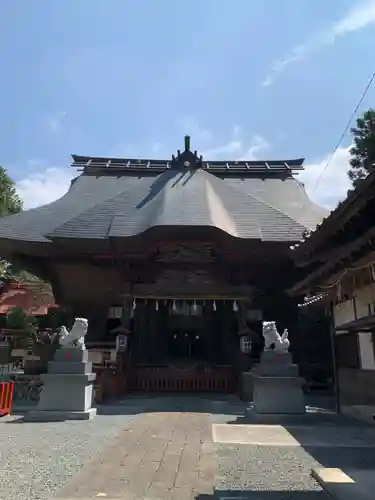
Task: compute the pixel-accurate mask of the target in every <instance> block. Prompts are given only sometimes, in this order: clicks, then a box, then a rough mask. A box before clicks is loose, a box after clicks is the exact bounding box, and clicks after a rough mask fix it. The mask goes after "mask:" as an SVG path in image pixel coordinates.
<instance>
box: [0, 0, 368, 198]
mask: <svg viewBox="0 0 375 500" xmlns="http://www.w3.org/2000/svg"><path fill="white" fill-rule="evenodd" d="M374 50H375V0H330V1H327V0H303V1H301V0H283V1H280V0H263V1H262V0H260V1H257V2H253V1H250V0H230V1H229V0H190V1H189V2H185V1H182V0H178V1H177V0H175V1H171V0H157V1H155V0H137V1H134V0H133V1H131V0H106V1H105V0H53V1H51V0H38V1H37V0H29V1H27V2H25V1H24V0H2V2H1V4H0V62H1V67H2V69H3V71H2V75H3V77H2V79H1V80H2V81H1V87H2V92H1V122H0V124H1V125H0V126H1V130H0V164H2V165H3V166H5V167H6V168H7V169H8V170H9V173H10V174H11V176H12V177H13V178H14V179H15V180H16V181H17V183H18V188H19V191H20V194H21V195H22V196H23V198H24V199H25V203H26V206H27V207H29V206H35V205H38V204H40V203H46V202H49V201H51V200H52V199H55V198H56V197H59V196H61V195H62V194H63V193H64V192H65V191H66V189H67V187H68V185H69V181H70V178H71V176H72V175H73V173H74V172H72V169H69V168H68V166H69V162H70V156H69V155H70V154H71V153H78V154H85V155H103V156H140V157H150V156H151V157H152V156H153V157H165V158H169V157H170V156H171V154H172V153H174V152H175V150H176V149H177V148H179V147H181V146H182V145H183V136H184V134H185V133H190V134H191V136H192V147H193V148H198V149H199V150H200V152H202V153H203V154H204V156H205V157H206V158H207V159H216V158H218V159H234V158H243V157H247V158H249V159H251V158H257V159H272V158H283V159H284V158H289V157H300V156H304V157H306V164H307V172H306V173H305V174H304V177H303V180H304V181H305V182H306V185H307V188H308V189H310V190H311V186H312V185H313V184H314V179H315V178H316V176H317V175H318V174H319V172H321V170H322V168H323V166H324V164H325V161H326V158H327V157H328V155H329V154H330V153H331V152H332V150H333V148H334V146H335V144H336V142H337V140H338V138H339V136H340V133H341V132H342V130H343V128H344V126H345V123H346V121H347V119H348V117H349V115H350V113H351V111H352V110H353V108H354V106H355V105H356V103H357V101H358V99H359V97H360V94H361V93H362V91H363V89H364V87H365V85H366V83H367V81H368V79H369V77H370V75H371V73H372V72H373V71H374V70H375V67H374V57H373V53H374ZM371 106H375V86H374V87H373V88H372V89H371V90H370V92H369V93H368V95H367V97H366V100H365V102H364V103H363V106H362V108H361V110H364V109H366V108H368V107H371ZM349 145H350V135H348V136H347V137H346V139H345V141H344V142H343V143H342V147H341V148H340V149H339V150H338V152H337V154H336V155H335V157H334V159H333V161H332V163H331V166H330V168H329V169H328V170H327V172H326V175H325V176H324V178H323V179H322V180H321V181H320V183H319V185H318V186H316V189H315V191H314V192H311V196H312V197H313V198H314V199H315V200H316V201H318V202H319V203H321V204H324V205H326V206H333V205H334V204H335V203H336V202H337V199H339V198H340V197H342V196H343V194H345V192H346V189H347V187H348V186H347V181H346V178H345V170H346V168H347V160H348V151H347V148H348V146H349Z"/></svg>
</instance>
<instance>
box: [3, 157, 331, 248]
mask: <svg viewBox="0 0 375 500" xmlns="http://www.w3.org/2000/svg"><path fill="white" fill-rule="evenodd" d="M302 163H303V160H302V159H297V160H290V161H288V162H286V161H273V162H259V161H257V162H254V161H249V162H246V161H243V162H240V161H238V162H236V161H232V162H209V161H205V162H203V160H202V158H201V157H198V155H197V153H196V152H194V153H193V152H192V151H190V150H189V149H185V151H184V152H182V153H180V152H178V153H177V155H176V157H174V156H173V157H172V160H171V161H170V162H167V161H162V160H124V159H114V158H109V159H108V158H96V157H95V158H94V157H87V156H77V155H74V156H73V166H75V167H82V169H83V172H82V173H81V175H80V176H79V177H77V178H76V179H74V181H73V182H72V184H71V187H70V189H69V191H68V192H67V193H66V194H65V196H63V197H62V198H60V199H59V200H57V201H55V202H53V203H50V204H49V205H45V206H42V207H39V208H36V209H33V210H29V211H26V212H23V213H21V214H16V215H14V216H8V217H4V218H3V219H0V255H6V254H7V255H8V254H9V252H10V251H11V250H9V248H10V249H12V248H13V250H12V251H14V248H15V246H16V245H17V244H18V243H19V242H29V243H35V244H44V245H50V244H51V243H52V244H53V243H59V244H60V243H63V244H66V243H67V242H72V241H73V240H74V241H78V240H80V241H86V242H87V241H92V242H93V241H97V242H105V241H111V242H114V241H116V240H118V239H125V238H132V237H135V236H138V237H139V236H140V235H143V234H144V233H146V232H147V231H149V230H151V229H158V228H171V229H173V228H179V229H181V228H192V227H193V228H197V227H201V228H202V227H203V228H210V230H211V229H212V228H213V229H215V230H219V231H221V232H222V233H225V234H227V235H229V236H230V237H232V238H238V239H242V240H256V241H260V242H278V243H279V242H281V243H286V244H287V243H291V242H297V241H299V240H300V239H301V237H302V235H303V234H304V233H305V231H306V229H312V228H315V227H316V225H317V224H318V223H319V222H320V221H321V220H322V218H323V217H324V215H325V214H326V212H325V210H324V209H321V208H320V207H318V206H316V205H314V204H313V203H312V202H311V200H310V199H309V198H308V196H307V194H306V192H305V189H304V187H303V185H302V184H301V183H300V182H298V180H297V179H295V178H294V177H293V175H292V171H293V170H295V169H296V170H300V169H301V168H302ZM7 249H8V253H7V252H6V250H7Z"/></svg>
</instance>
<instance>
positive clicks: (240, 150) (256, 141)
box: [202, 126, 269, 161]
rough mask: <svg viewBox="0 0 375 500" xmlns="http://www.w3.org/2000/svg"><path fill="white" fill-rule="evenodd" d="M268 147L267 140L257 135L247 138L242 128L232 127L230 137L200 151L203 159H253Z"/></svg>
mask: <svg viewBox="0 0 375 500" xmlns="http://www.w3.org/2000/svg"><path fill="white" fill-rule="evenodd" d="M268 149H269V144H268V142H267V141H266V140H265V139H264V138H263V137H261V136H259V135H254V136H252V137H250V138H247V137H246V136H245V135H244V133H243V131H242V129H241V128H240V127H238V126H235V127H233V131H232V135H231V139H230V140H229V141H228V142H226V143H224V144H222V145H220V146H216V147H213V148H211V149H207V150H206V151H203V152H202V156H203V159H205V160H232V159H233V158H234V159H236V160H249V161H251V160H255V159H257V158H256V156H257V154H258V153H260V152H262V151H266V150H268Z"/></svg>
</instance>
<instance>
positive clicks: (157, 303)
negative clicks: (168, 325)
mask: <svg viewBox="0 0 375 500" xmlns="http://www.w3.org/2000/svg"><path fill="white" fill-rule="evenodd" d="M155 310H156V311H159V301H158V300H157V301H156V302H155Z"/></svg>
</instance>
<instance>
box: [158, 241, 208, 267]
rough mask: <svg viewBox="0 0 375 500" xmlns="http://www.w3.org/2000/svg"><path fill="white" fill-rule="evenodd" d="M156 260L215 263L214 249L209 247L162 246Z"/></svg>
mask: <svg viewBox="0 0 375 500" xmlns="http://www.w3.org/2000/svg"><path fill="white" fill-rule="evenodd" d="M154 259H155V261H156V262H207V263H210V262H215V257H214V255H213V253H212V248H211V247H209V246H196V247H191V246H187V245H180V246H167V245H161V246H159V248H158V250H157V252H156V253H155V255H154Z"/></svg>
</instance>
